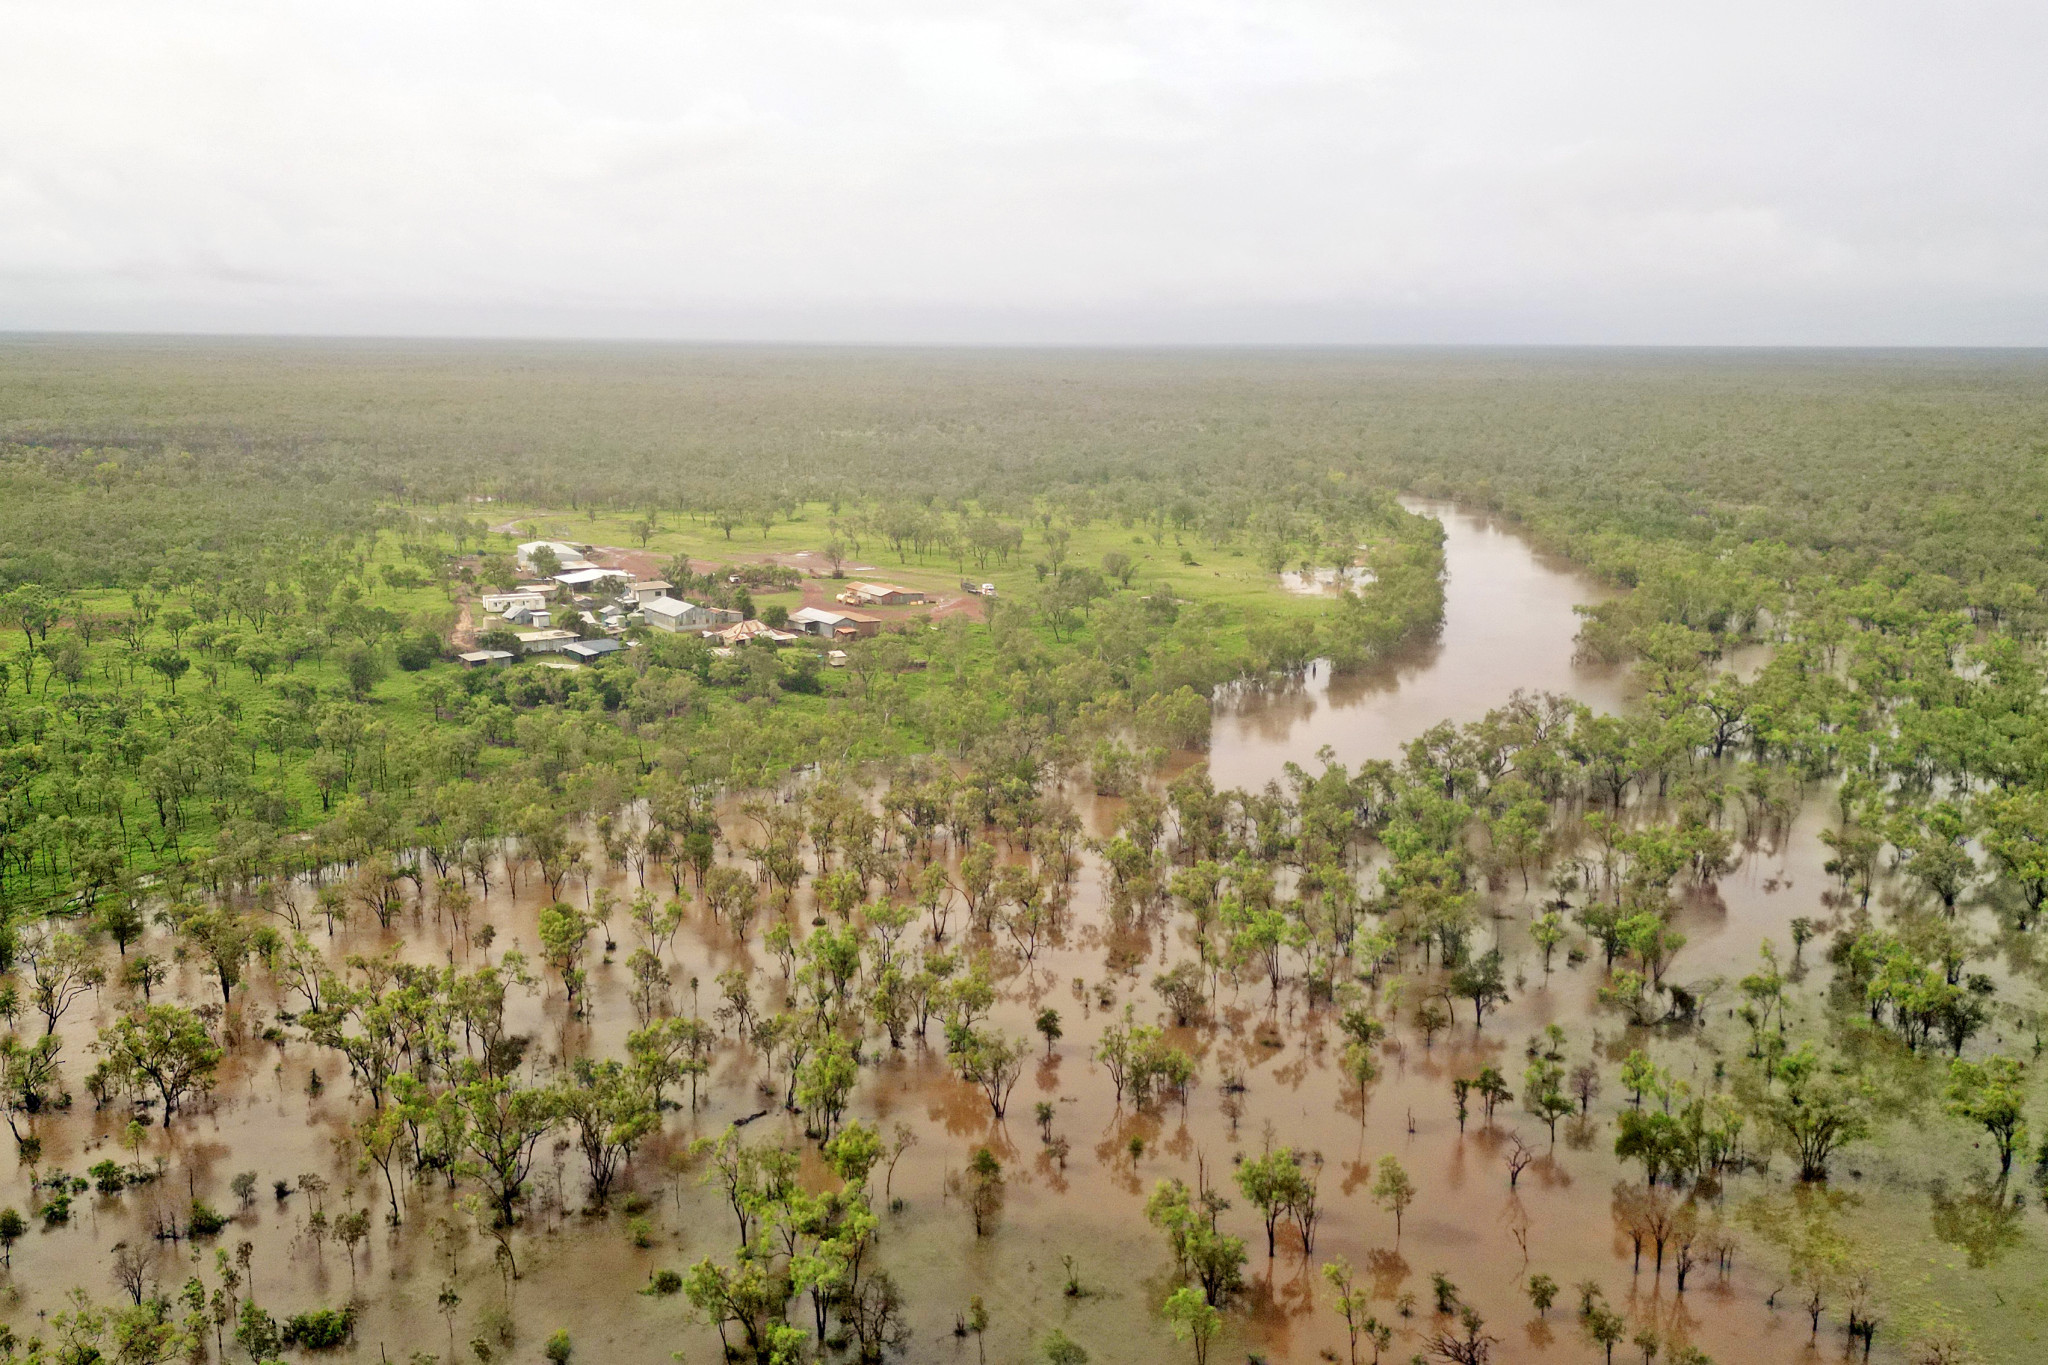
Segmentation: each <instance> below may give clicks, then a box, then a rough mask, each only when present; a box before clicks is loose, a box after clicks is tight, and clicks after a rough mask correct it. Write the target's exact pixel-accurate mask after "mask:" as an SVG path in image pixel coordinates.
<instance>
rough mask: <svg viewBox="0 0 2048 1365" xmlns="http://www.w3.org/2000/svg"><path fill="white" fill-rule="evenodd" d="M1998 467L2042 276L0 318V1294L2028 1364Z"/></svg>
mask: <svg viewBox="0 0 2048 1365" xmlns="http://www.w3.org/2000/svg"><path fill="white" fill-rule="evenodd" d="M1419 499H1429V500H1434V501H1426V502H1425V501H1419ZM2044 508H2048V359H2044V358H2042V357H2038V356H2033V355H2029V354H2014V355H1975V354H1959V353H1927V354H1909V353H1886V354H1841V355H1831V354H1822V353H1800V354H1765V353H1754V354H1752V353H1699V354H1688V353H1629V352H1612V353H1596V352H1558V353H1538V352H1501V353H1486V352H1458V353H1403V352H1336V351H1332V352H1299V353H1290V352H1246V353H1231V352H1213V353H1211V352H1203V353H1137V352H1131V353H1119V352H1043V353H1039V352H972V353H971V352H939V351H935V352H908V351H906V352H891V351H863V352H831V351H806V350H797V349H787V350H785V349H774V348H759V349H739V348H734V349H691V348H660V347H644V346H535V345H509V344H508V345H486V344H477V345H454V344H447V345H430V344H408V345H397V344H372V343H339V342H336V343H327V342H318V343H316V342H254V341H250V342H240V341H205V342H202V341H173V340H165V341H142V340H133V341H129V340H115V339H108V340H52V339H37V338H13V339H6V340H0V628H4V629H5V631H6V632H7V636H6V639H7V641H8V643H7V644H5V645H0V968H4V971H5V977H4V982H5V985H4V988H0V1002H4V1003H5V1005H6V1009H5V1011H4V1012H5V1014H6V1016H7V1018H6V1023H7V1026H8V1030H9V1031H8V1033H7V1036H6V1037H5V1039H4V1042H0V1109H4V1111H5V1113H6V1116H7V1120H8V1123H9V1126H10V1128H11V1132H12V1136H13V1138H14V1142H13V1150H12V1151H11V1152H10V1153H8V1154H7V1155H5V1156H0V1249H4V1252H5V1256H4V1260H5V1265H4V1267H0V1320H4V1321H6V1322H7V1323H9V1324H10V1327H9V1328H8V1331H7V1334H6V1335H5V1336H4V1337H0V1343H4V1348H5V1350H6V1352H7V1355H8V1358H9V1359H10V1360H11V1361H31V1360H34V1361H44V1360H61V1361H80V1362H83V1361H90V1360H94V1359H110V1360H119V1361H169V1360H173V1359H190V1360H205V1359H215V1358H218V1359H221V1360H241V1359H249V1360H255V1361H265V1360H272V1359H296V1358H317V1357H318V1356H319V1355H321V1354H322V1353H334V1354H336V1355H337V1356H339V1357H347V1358H359V1359H373V1358H374V1359H389V1360H410V1361H411V1362H413V1363H414V1365H425V1362H427V1361H443V1362H453V1361H457V1360H469V1361H478V1362H488V1361H493V1360H520V1359H533V1358H535V1357H541V1358H545V1359H551V1360H557V1361H559V1360H567V1359H571V1358H573V1359H579V1360H645V1361H650V1362H651V1361H659V1360H665V1359H669V1358H670V1357H671V1355H672V1354H675V1355H677V1356H678V1358H681V1359H684V1360H692V1361H717V1360H722V1359H723V1360H734V1361H755V1362H782V1363H784V1365H789V1363H793V1362H798V1361H809V1360H826V1361H880V1360H892V1359H906V1360H927V1359H947V1360H963V1361H964V1360H970V1359H972V1360H977V1361H979V1360H986V1359H995V1360H999V1361H1004V1362H1023V1361H1041V1360H1043V1361H1051V1362H1055V1365H1074V1363H1075V1362H1080V1361H1084V1360H1088V1359H1094V1360H1098V1361H1126V1360H1174V1359H1187V1360H1192V1361H1195V1362H1197V1365H1205V1363H1206V1362H1208V1361H1210V1360H1215V1361H1218V1362H1221V1361H1225V1360H1233V1359H1236V1358H1238V1357H1239V1356H1240V1355H1250V1356H1252V1357H1254V1358H1258V1359H1265V1360H1272V1361H1281V1360H1294V1361H1311V1360H1317V1359H1330V1360H1339V1361H1346V1362H1351V1363H1352V1365H1357V1362H1363V1361H1380V1360H1382V1359H1384V1360H1387V1361H1392V1360H1408V1359H1410V1358H1412V1357H1417V1356H1420V1357H1421V1358H1424V1359H1436V1360H1445V1361H1452V1362H1465V1363H1466V1365H1478V1362H1484V1361H1521V1360H1554V1361H1575V1360H1584V1361H1598V1360H1613V1359H1617V1358H1618V1359H1623V1360H1630V1359H1633V1358H1635V1356H1634V1354H1632V1353H1639V1354H1640V1355H1641V1356H1642V1358H1643V1359H1644V1360H1645V1361H1646V1362H1647V1365H1655V1362H1657V1361H1664V1362H1671V1363H1672V1365H1688V1362H1690V1363H1691V1365H1697V1362H1699V1361H1702V1360H1708V1359H1712V1360H1720V1361H1723V1362H1729V1361H1747V1360H1787V1361H1790V1360H1805V1359H1810V1358H1827V1359H1834V1358H1838V1357H1843V1358H1849V1359H1863V1358H1868V1359H1870V1360H1892V1361H1912V1362H1922V1361H1928V1362H1935V1361H1943V1362H1949V1361H1965V1360H1986V1361H2021V1360H2030V1359H2033V1358H2035V1357H2036V1356H2037V1355H2038V1354H2039V1352H2040V1349H2041V1345H2040V1343H2041V1338H2042V1332H2043V1312H2044V1307H2048V1305H2044V1304H2043V1302H2042V1299H2041V1290H2040V1287H2039V1286H2040V1284H2041V1282H2042V1276H2041V1270H2042V1267H2043V1259H2042V1246H2043V1242H2042V1237H2043V1229H2042V1227H2041V1226H2040V1221H2039V1220H2040V1213H2039V1211H2038V1206H2039V1205H2040V1203H2041V1200H2042V1198H2043V1197H2044V1189H2048V1183H2044V1182H2048V1143H2044V1142H2042V1141H2040V1138H2041V1136H2042V1135H2041V1133H2040V1132H2039V1131H2038V1129H2036V1128H2035V1127H2033V1126H2031V1125H2033V1123H2034V1121H2035V1120H2037V1119H2038V1117H2039V1104H2038V1099H2039V1093H2040V1085H2039V1082H2038V1076H2037V1072H2038V1068H2039V1055H2040V1051H2041V1033H2042V1019H2043V1013H2042V1007H2041V990H2042V988H2043V986H2044V984H2048V977H2044V968H2043V963H2042V960H2041V954H2040V953H2039V952H2038V951H2037V949H2036V944H2035V936H2036V934H2037V933H2039V932H2040V930H2039V929H2038V928H2037V925H2038V923H2039V919H2040V914H2041V909H2042V905H2043V902H2044V900H2048V698H2044V695H2043V688H2044V675H2043V660H2042V652H2041V648H2042V640H2043V634H2044V626H2048V603H2044V601H2043V599H2042V591H2041V590H2042V588H2043V586H2044V585H2048V520H2044V515H2048V514H2044V512H2043V510H2042V509H2044ZM537 540H551V541H561V542H568V543H570V544H573V545H575V546H577V547H579V550H580V552H581V553H583V554H584V555H586V556H587V557H588V558H589V559H591V560H592V561H594V562H595V563H597V564H599V565H600V566H602V567H605V568H610V569H616V570H617V571H618V577H619V578H620V579H621V580H625V581H639V580H646V579H651V578H660V579H661V580H663V581H665V582H666V583H668V584H670V585H671V586H670V587H669V589H668V591H669V592H670V593H672V594H673V595H674V596H677V597H681V598H685V599H687V600H689V601H692V602H695V603H698V604H700V605H704V606H708V607H714V608H719V609H722V610H726V611H729V612H733V613H737V614H738V616H739V617H742V618H745V619H747V620H756V621H759V622H762V623H764V625H765V626H766V627H767V628H769V629H778V628H781V627H783V626H785V625H786V624H787V623H788V621H789V615H790V613H792V612H795V611H797V610H798V609H799V608H802V607H806V606H809V607H833V606H835V605H836V597H837V595H838V594H839V593H840V592H842V591H844V590H846V589H847V588H848V587H850V586H851V585H853V584H855V583H859V582H863V581H878V582H887V583H897V584H902V585H904V586H906V587H909V588H913V589H916V590H918V591H919V592H921V593H924V594H925V595H927V597H928V598H929V600H928V601H926V602H924V603H920V604H914V605H902V606H888V605H884V606H877V607H874V608H872V609H869V608H865V607H863V608H859V610H862V611H864V612H867V614H869V615H871V616H872V617H874V618H876V620H875V628H874V632H873V633H872V634H870V635H863V636H858V637H851V636H850V637H847V638H843V639H834V640H825V639H818V638H814V637H810V636H796V637H795V638H791V639H784V640H780V641H776V640H774V639H772V638H771V639H763V640H760V641H756V642H750V643H742V644H736V645H733V646H730V647H727V646H724V645H722V644H721V643H720V642H718V641H712V640H706V639H703V638H700V637H698V636H697V635H695V634H692V633H670V632H668V631H664V630H660V629H656V628H654V627H652V626H651V625H648V624H643V623H641V622H640V621H639V620H638V619H637V618H636V617H634V616H632V615H628V614H625V609H626V608H627V607H630V606H632V605H634V604H632V603H630V602H628V603H623V604H620V605H618V606H617V607H616V608H615V606H614V603H613V601H612V600H611V598H612V593H613V592H614V588H613V587H610V586H600V587H595V588H591V589H590V590H589V591H584V592H583V595H582V596H578V591H579V590H577V589H571V588H569V587H564V586H560V585H556V584H554V583H552V582H544V585H543V588H542V592H543V594H544V595H545V596H546V597H547V599H548V607H549V609H550V610H551V612H552V613H553V615H554V617H555V618H556V620H557V621H560V622H568V623H570V624H571V628H572V629H573V630H574V632H575V633H577V634H579V635H581V636H583V637H585V638H586V639H593V640H603V639H607V638H617V639H619V640H620V641H621V643H623V644H624V645H625V646H626V647H625V648H624V649H622V650H619V651H617V652H616V653H613V654H610V655H606V656H604V657H602V658H598V659H595V660H593V661H592V662H589V663H587V664H583V665H571V664H569V663H567V662H566V661H565V660H564V659H563V658H562V657H560V656H557V655H544V654H532V655H529V656H527V657H523V658H514V659H513V660H512V661H511V662H510V663H508V664H503V665H489V666H482V667H470V666H466V665H465V663H464V662H463V661H462V660H460V659H459V658H458V657H457V656H458V655H459V654H460V653H461V652H463V651H466V650H472V649H474V648H476V647H478V646H484V647H491V648H497V647H505V648H507V650H508V652H511V653H513V654H515V655H516V654H518V653H519V652H520V647H519V641H518V639H517V637H516V631H518V630H521V629H524V627H521V626H516V625H514V624H513V623H510V622H507V621H504V620H501V619H499V618H498V617H496V616H495V615H493V614H492V613H490V612H489V611H488V610H487V609H486V607H485V604H484V598H485V596H486V595H487V594H489V593H492V592H495V591H500V590H503V589H505V588H507V587H510V586H513V585H516V584H520V583H531V582H534V581H535V580H536V579H537V578H538V579H542V580H545V579H546V572H545V571H546V569H547V567H548V566H546V565H545V564H543V565H541V566H540V567H539V568H536V566H535V565H534V564H533V563H531V562H530V561H529V562H527V563H524V564H522V563H520V562H518V552H517V547H518V546H519V545H521V544H522V543H526V542H532V541H537ZM1318 577H1320V578H1323V579H1327V580H1331V582H1332V586H1331V587H1330V588H1329V590H1327V591H1315V592H1302V591H1298V590H1295V589H1297V588H1298V587H1299V586H1300V582H1301V580H1302V579H1304V578H1306V579H1309V580H1315V579H1317V578H1318ZM1340 581H1341V582H1344V583H1347V584H1355V587H1345V588H1339V587H1337V586H1336V583H1337V582H1340ZM983 584H993V585H994V587H995V591H994V592H993V593H992V594H984V593H982V592H980V591H978V589H979V588H980V587H981V585H983ZM1570 601H1577V602H1579V603H1580V604H1581V607H1580V611H1579V613H1578V614H1577V615H1576V617H1572V616H1569V615H1567V614H1566V613H1565V603H1567V602H1570ZM1542 603H1555V604H1556V605H1555V613H1556V614H1555V615H1551V614H1544V613H1542V612H1539V611H1538V609H1537V605H1532V604H1542ZM1513 612H1529V613H1532V614H1530V615H1529V616H1528V619H1527V620H1518V621H1515V622H1502V621H1501V620H1499V619H1496V618H1497V616H1498V614H1500V613H1513ZM586 613H587V617H586ZM1489 649H1493V650H1497V651H1499V653H1498V655H1497V656H1489V654H1488V653H1487V652H1486V651H1487V650H1489ZM833 650H838V651H840V653H839V654H838V655H837V656H834V655H833V654H831V653H830V652H829V651H833ZM1538 656H1541V657H1540V658H1539V657H1538ZM1574 657H1575V659H1576V662H1571V661H1570V660H1571V659H1572V658H1574ZM1525 683H1528V684H1529V685H1530V686H1532V687H1534V688H1537V689H1540V690H1518V689H1520V688H1522V687H1523V685H1524V684H1525ZM1212 759H1213V760H1214V772H1215V773H1218V774H1221V773H1226V772H1227V773H1232V774H1257V775H1258V776H1257V777H1256V778H1244V779H1242V780H1241V781H1242V785H1238V786H1233V785H1230V782H1237V781H1240V779H1239V778H1235V777H1233V778H1231V779H1230V782H1225V781H1220V780H1218V779H1217V777H1215V776H1213V775H1212V763H1211V760H1212ZM1269 775H1270V777H1271V779H1272V780H1270V781H1268V780H1266V778H1267V776H1269Z"/></svg>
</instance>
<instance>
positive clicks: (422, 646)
mask: <svg viewBox="0 0 2048 1365" xmlns="http://www.w3.org/2000/svg"><path fill="white" fill-rule="evenodd" d="M396 653H397V655H398V666H399V667H400V668H402V669H404V670H405V671H406V672H408V673H417V672H419V671H420V670H421V669H423V668H427V667H430V666H431V665H432V664H433V662H434V660H436V659H438V658H440V657H441V641H440V640H439V638H437V637H436V636H433V635H429V634H427V633H426V632H425V631H421V632H420V633H419V634H417V635H408V636H406V637H405V638H404V639H402V640H400V641H399V642H398V648H397V651H396Z"/></svg>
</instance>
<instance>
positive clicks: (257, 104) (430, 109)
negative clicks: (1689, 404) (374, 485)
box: [0, 0, 2048, 344]
mask: <svg viewBox="0 0 2048 1365" xmlns="http://www.w3.org/2000/svg"><path fill="white" fill-rule="evenodd" d="M0 29H4V31H5V32H6V33H7V34H8V35H9V41H8V42H7V43H6V44H4V45H0V328H14V329H64V328H94V329H100V328H107V329H192V330H237V331H293V332H324V331H345V332H375V333H394V332H396V333H403V332H429V333H438V334H463V333H479V334H505V333H515V334H523V333H542V334H569V335H614V334H615V335H628V336H663V335H673V336H692V337H722V336H729V337H735V338H746V339H785V338H786V339H820V340H876V341H919V340H947V341H956V340H957V341H1012V340H1015V341H1055V342H1056V341H1077V342H1089V341H1119V342H1124V341H1140V342H1142V341H1167V342H1184V341H1194V342H1214V341H1303V342H1343V341H1431V342H1435V341H1480V342H1492V341H1612V342H1710V343H1776V342H1784V343H1852V344H1853V343H1880V344H1908V343H1983V344H2039V343H2043V342H2048V307H2044V304H2048V250H2044V248H2048V192H2044V191H2048V174H2044V170H2043V167H2044V166H2048V155H2044V154H2048V147H2044V146H2043V145H2042V144H2043V142H2044V140H2048V131H2044V130H2048V119H2044V118H2043V115H2044V113H2048V109H2044V108H2043V105H2044V103H2048V99H2044V96H2043V94H2042V93H2041V91H2042V87H2043V84H2044V83H2043V82H2041V81H2039V80H2038V78H2037V75H2036V72H2035V69H2034V68H2035V66H2036V65H2037V58H2038V54H2039V53H2040V52H2041V51H2043V50H2048V48H2044V42H2043V40H2044V39H2048V14H2044V12H2043V11H2042V10H2041V7H2039V6H2023V5H2000V4H1973V5H1970V6H1964V7H1958V6H1942V7H1929V6H1925V5H1921V4H1910V3H1896V2H1887V0H1865V3H1853V4H1851V3H1843V4H1805V5H1798V6H1786V5H1783V4H1770V5H1766V4H1746V3H1718V4H1711V5H1709V4H1691V3H1687V4H1669V5H1660V6H1643V5H1640V4H1620V3H1613V4H1605V3H1602V4H1595V3H1557V4H1543V5H1529V4H1512V3H1496V4H1458V3H1402V4H1374V3H1363V2H1362V0H1328V2H1327V3H1326V2H1323V0H1178V3H1163V2H1162V3H1140V2H1137V0H1123V2H1121V3H1120V2H1119V0H1096V3H1079V0H1075V2H1074V3H1065V2H1063V0H1048V2H1047V3H1040V4H1023V3H987V2H983V3H976V2H975V0H949V2H947V3H940V2H939V0H930V2H929V3H925V2H923V0H898V2H896V3H884V2H883V0H836V2H827V0H783V2H781V3H775V4H760V3H758V2H750V3H740V2H739V0H731V2H725V0H694V2H692V3H659V4H656V3H647V4H638V3H619V2H618V0H612V2H610V3H606V2H604V0H586V2H585V3H577V4H571V3H558V2H556V0H529V2H528V3H526V4H522V5H504V4H490V5H486V4H445V5H433V6H420V5H416V4H404V5H401V4H392V3H378V2H376V0H369V2H366V3H358V4H352V5H347V6H335V5H316V4H281V3H268V2H266V3H245V4H217V5H203V6H202V5H164V4H162V3H114V2H112V0H108V2H107V3H93V0H68V2H66V3H41V2H40V0H37V2H34V3H28V2H25V0H12V2H11V3H10V2H8V0H0Z"/></svg>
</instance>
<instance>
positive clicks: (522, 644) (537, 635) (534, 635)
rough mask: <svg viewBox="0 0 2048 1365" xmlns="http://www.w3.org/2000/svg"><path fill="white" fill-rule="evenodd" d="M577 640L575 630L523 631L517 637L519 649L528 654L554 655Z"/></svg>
mask: <svg viewBox="0 0 2048 1365" xmlns="http://www.w3.org/2000/svg"><path fill="white" fill-rule="evenodd" d="M577 638H578V637H577V635H576V632H575V631H573V630H522V631H520V632H519V633H518V636H517V639H518V641H519V648H520V649H521V650H523V651H525V652H526V653H528V654H553V653H555V652H556V651H558V650H560V649H561V648H562V646H564V645H573V644H575V643H576V640H577Z"/></svg>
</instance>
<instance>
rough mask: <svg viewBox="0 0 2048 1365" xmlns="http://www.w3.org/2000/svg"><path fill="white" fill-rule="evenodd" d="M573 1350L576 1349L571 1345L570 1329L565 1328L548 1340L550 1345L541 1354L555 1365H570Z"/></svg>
mask: <svg viewBox="0 0 2048 1365" xmlns="http://www.w3.org/2000/svg"><path fill="white" fill-rule="evenodd" d="M573 1350H574V1348H573V1347H571V1346H570V1345H569V1329H568V1328H566V1327H564V1328H563V1329H561V1330H560V1331H558V1332H556V1333H555V1334H554V1335H553V1336H551V1337H549V1338H548V1344H547V1346H546V1347H545V1348H543V1349H542V1351H541V1354H542V1355H544V1356H546V1357H547V1358H548V1359H549V1360H551V1361H553V1362H554V1365H569V1356H570V1354H571V1353H572V1351H573Z"/></svg>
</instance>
